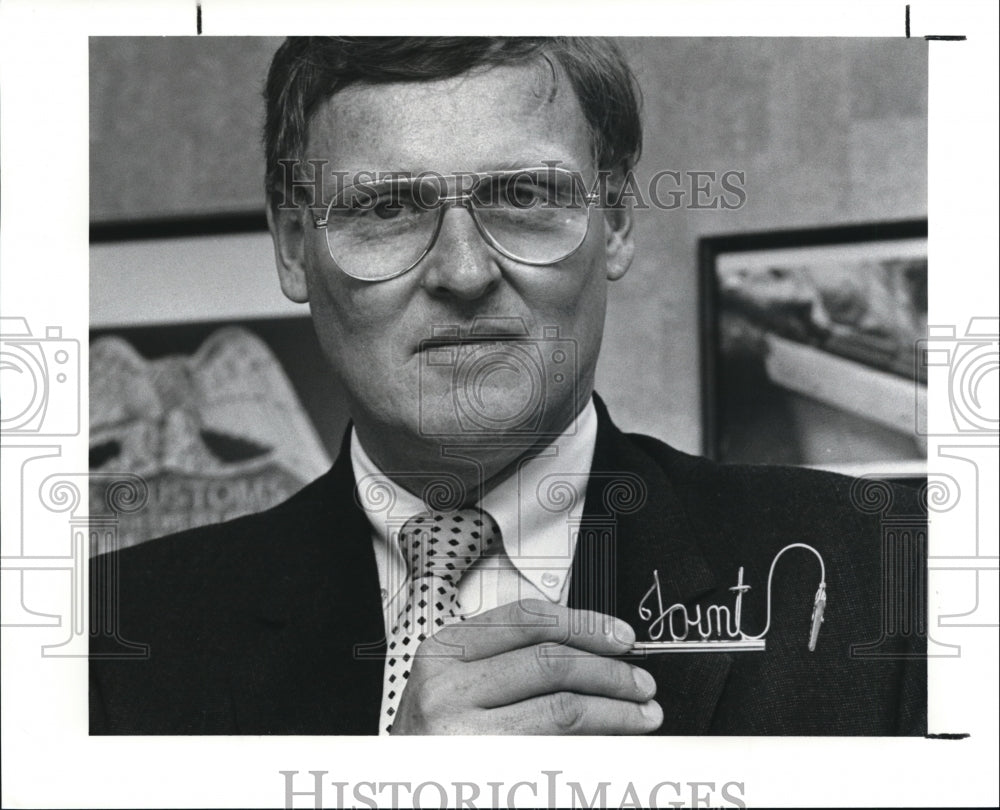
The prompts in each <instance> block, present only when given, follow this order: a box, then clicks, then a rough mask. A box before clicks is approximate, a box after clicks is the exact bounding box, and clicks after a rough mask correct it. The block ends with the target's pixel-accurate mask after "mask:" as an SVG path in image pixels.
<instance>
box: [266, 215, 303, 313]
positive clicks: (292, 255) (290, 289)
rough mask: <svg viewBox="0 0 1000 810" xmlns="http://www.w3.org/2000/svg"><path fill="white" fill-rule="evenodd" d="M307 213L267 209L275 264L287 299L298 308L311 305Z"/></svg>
mask: <svg viewBox="0 0 1000 810" xmlns="http://www.w3.org/2000/svg"><path fill="white" fill-rule="evenodd" d="M304 216H305V212H304V210H303V209H301V208H288V209H282V208H277V207H276V206H274V205H271V204H270V202H269V203H268V206H267V227H268V230H270V231H271V239H272V240H273V241H274V261H275V263H276V264H277V265H278V279H279V281H280V282H281V291H282V292H283V293H284V294H285V297H287V298H288V299H290V300H292V301H294V302H295V303H296V304H305V303H308V301H309V287H308V284H307V283H306V240H305V236H306V232H305V227H304V225H303V217H304Z"/></svg>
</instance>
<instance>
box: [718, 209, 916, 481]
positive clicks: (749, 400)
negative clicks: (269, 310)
mask: <svg viewBox="0 0 1000 810" xmlns="http://www.w3.org/2000/svg"><path fill="white" fill-rule="evenodd" d="M699 272H700V276H701V278H700V284H701V337H702V379H703V389H702V396H703V419H704V433H703V435H704V452H705V454H706V455H707V456H709V457H710V458H714V459H716V460H718V461H723V462H741V463H763V464H795V465H806V466H814V467H820V468H823V469H829V470H834V471H838V472H844V473H848V474H852V475H865V474H878V475H886V476H891V477H895V478H902V479H906V478H913V479H915V480H919V478H920V477H921V476H922V475H923V474H924V473H925V469H926V444H925V442H924V441H923V438H922V437H923V435H924V434H925V432H926V431H925V430H923V429H922V425H923V423H924V422H925V420H926V401H927V379H926V370H925V369H924V368H922V367H921V364H920V362H919V358H918V345H919V341H920V340H921V339H924V338H926V333H927V221H926V220H906V221H896V222H883V223H872V224H863V225H847V226H840V227H829V228H814V229H800V230H786V231H770V232H760V233H742V234H733V235H727V236H713V237H708V238H704V239H702V240H701V241H700V243H699Z"/></svg>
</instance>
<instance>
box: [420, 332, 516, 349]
mask: <svg viewBox="0 0 1000 810" xmlns="http://www.w3.org/2000/svg"><path fill="white" fill-rule="evenodd" d="M530 339H531V338H530V337H529V336H528V335H521V334H510V333H503V334H493V335H481V334H477V335H458V336H449V337H433V338H425V339H424V340H421V341H420V342H419V343H418V344H417V351H427V350H429V349H442V348H452V347H455V346H475V345H478V344H483V343H513V342H516V341H525V340H530Z"/></svg>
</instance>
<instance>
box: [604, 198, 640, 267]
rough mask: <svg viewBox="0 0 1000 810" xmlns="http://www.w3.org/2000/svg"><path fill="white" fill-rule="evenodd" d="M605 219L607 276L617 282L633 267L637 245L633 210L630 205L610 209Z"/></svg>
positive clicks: (606, 212)
mask: <svg viewBox="0 0 1000 810" xmlns="http://www.w3.org/2000/svg"><path fill="white" fill-rule="evenodd" d="M604 217H605V227H604V231H605V237H604V238H605V243H604V245H605V251H606V253H607V276H608V280H609V281H617V280H618V279H620V278H621V277H622V276H624V275H625V272H626V271H627V270H628V269H629V267H631V265H632V257H633V256H634V255H635V243H634V242H633V241H632V210H631V208H630V207H629V206H628V205H621V206H618V207H615V208H609V209H607V210H606V211H605V213H604Z"/></svg>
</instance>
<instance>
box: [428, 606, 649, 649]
mask: <svg viewBox="0 0 1000 810" xmlns="http://www.w3.org/2000/svg"><path fill="white" fill-rule="evenodd" d="M634 642H635V631H633V630H632V628H631V627H630V626H629V625H628V624H627V623H626V622H623V621H621V620H620V619H616V618H614V617H613V616H607V615H605V614H603V613H595V612H593V611H589V610H573V609H570V608H566V607H562V606H561V605H554V604H552V603H550V602H545V601H543V600H539V599H525V600H522V601H520V602H512V603H510V604H507V605H501V606H500V607H498V608H494V609H493V610H489V611H486V612H485V613H481V614H479V615H478V616H473V617H471V618H469V619H468V620H466V621H464V622H459V623H456V624H451V625H448V626H447V627H445V628H443V629H441V630H439V631H438V632H437V633H435V635H434V636H433V637H432V638H431V639H429V641H428V642H424V644H422V645H421V648H420V653H421V655H423V656H425V657H428V656H446V657H449V658H458V659H460V660H462V661H479V660H482V659H484V658H491V657H492V656H494V655H499V654H501V653H505V652H509V651H511V650H519V649H522V648H524V647H531V646H533V645H535V644H544V643H554V644H565V645H566V646H569V647H574V648H576V649H579V650H585V651H587V652H592V653H595V654H597V655H621V654H623V653H625V652H627V651H628V650H630V649H631V648H632V644H633V643H634Z"/></svg>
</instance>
